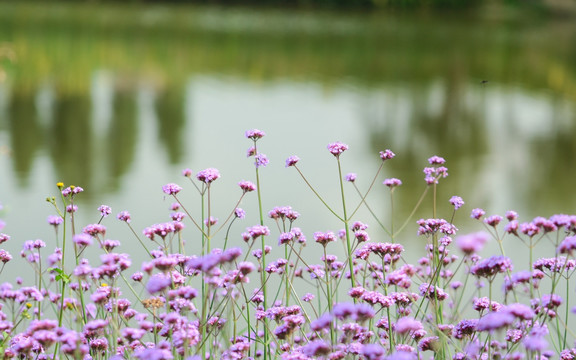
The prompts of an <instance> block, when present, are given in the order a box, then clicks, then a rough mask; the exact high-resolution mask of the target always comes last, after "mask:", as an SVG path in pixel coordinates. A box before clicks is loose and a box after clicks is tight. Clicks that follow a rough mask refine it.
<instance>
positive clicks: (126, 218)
mask: <svg viewBox="0 0 576 360" xmlns="http://www.w3.org/2000/svg"><path fill="white" fill-rule="evenodd" d="M116 218H117V219H118V220H120V221H124V222H127V223H129V222H130V213H129V212H128V211H121V212H119V213H118V215H116Z"/></svg>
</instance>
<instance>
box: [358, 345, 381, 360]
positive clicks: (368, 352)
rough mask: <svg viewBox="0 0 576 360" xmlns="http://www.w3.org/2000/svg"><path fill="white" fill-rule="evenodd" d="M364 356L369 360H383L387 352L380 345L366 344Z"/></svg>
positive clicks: (363, 350)
mask: <svg viewBox="0 0 576 360" xmlns="http://www.w3.org/2000/svg"><path fill="white" fill-rule="evenodd" d="M362 355H363V356H364V357H365V358H366V359H367V360H383V359H384V356H385V355H386V350H385V349H384V348H383V347H382V346H380V345H378V344H366V345H364V346H363V347H362Z"/></svg>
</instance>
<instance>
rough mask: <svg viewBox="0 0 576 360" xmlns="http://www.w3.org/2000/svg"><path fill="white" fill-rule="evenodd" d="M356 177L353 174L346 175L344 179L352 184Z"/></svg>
mask: <svg viewBox="0 0 576 360" xmlns="http://www.w3.org/2000/svg"><path fill="white" fill-rule="evenodd" d="M356 177H357V176H356V174H355V173H348V174H346V177H345V179H346V181H348V182H354V181H355V180H356Z"/></svg>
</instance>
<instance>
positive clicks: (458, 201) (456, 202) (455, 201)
mask: <svg viewBox="0 0 576 360" xmlns="http://www.w3.org/2000/svg"><path fill="white" fill-rule="evenodd" d="M450 204H452V205H453V206H454V210H458V209H460V208H461V207H462V205H464V200H462V198H461V197H460V196H452V197H451V198H450Z"/></svg>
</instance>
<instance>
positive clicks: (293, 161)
mask: <svg viewBox="0 0 576 360" xmlns="http://www.w3.org/2000/svg"><path fill="white" fill-rule="evenodd" d="M298 161H300V158H299V157H298V156H296V155H292V156H290V157H289V158H288V159H286V167H290V166H294V165H296V163H297V162H298Z"/></svg>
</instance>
